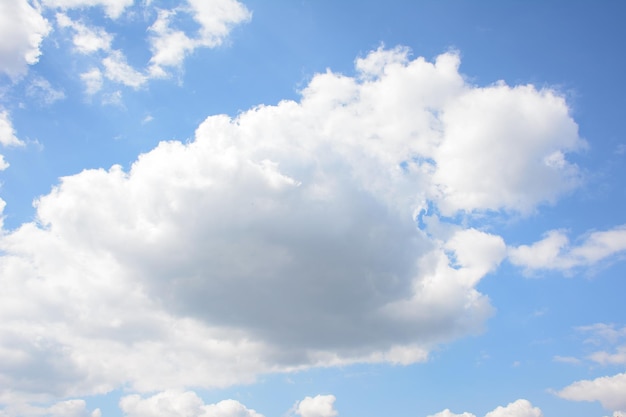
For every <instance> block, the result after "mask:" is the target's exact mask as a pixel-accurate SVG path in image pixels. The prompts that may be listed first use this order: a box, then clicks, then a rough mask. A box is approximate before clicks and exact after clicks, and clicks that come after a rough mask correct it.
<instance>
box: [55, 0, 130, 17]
mask: <svg viewBox="0 0 626 417" xmlns="http://www.w3.org/2000/svg"><path fill="white" fill-rule="evenodd" d="M43 4H44V5H45V6H47V7H58V8H61V9H75V8H86V7H96V6H99V7H102V8H104V11H105V13H106V15H107V16H108V17H109V18H111V19H117V18H118V17H120V16H121V15H122V13H123V12H124V10H125V9H126V8H127V7H129V6H131V5H132V4H133V0H43Z"/></svg>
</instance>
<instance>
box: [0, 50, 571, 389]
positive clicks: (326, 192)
mask: <svg viewBox="0 0 626 417" xmlns="http://www.w3.org/2000/svg"><path fill="white" fill-rule="evenodd" d="M116 62H117V64H115V63H112V64H111V66H110V68H107V73H106V74H107V75H106V76H111V77H117V79H119V80H120V82H129V83H130V85H132V83H135V84H136V85H137V86H139V85H141V83H142V82H143V81H141V80H142V78H134V75H132V74H133V73H132V72H128V71H126V70H125V69H124V68H125V67H124V65H118V64H120V62H122V63H123V60H122V59H121V58H120V60H118V61H116ZM356 66H357V74H356V76H354V77H349V76H345V75H341V74H335V73H333V72H331V71H328V72H327V73H324V74H319V75H317V76H315V77H314V78H313V79H312V80H311V82H310V83H309V85H308V86H307V87H306V88H305V89H304V90H303V91H302V98H301V100H300V101H298V102H295V101H283V102H281V103H279V104H278V105H275V106H259V107H256V108H253V109H251V110H249V111H246V112H243V113H241V114H240V115H239V116H238V117H236V118H234V119H233V118H230V117H227V116H224V115H218V116H211V117H208V118H207V119H206V120H205V121H204V122H203V123H202V124H201V125H200V126H199V127H198V129H197V130H196V133H195V138H194V140H193V141H191V142H190V143H186V144H183V143H180V142H177V141H170V142H163V143H161V144H159V145H158V146H157V147H156V148H155V149H153V150H152V151H150V152H148V153H146V154H143V155H141V156H140V157H139V158H138V159H137V161H136V162H135V163H134V164H133V165H132V167H131V168H130V170H128V171H124V170H122V168H121V167H119V166H114V167H112V168H111V169H109V170H104V169H99V170H86V171H83V172H81V173H78V174H76V175H72V176H68V177H64V178H63V179H62V180H61V182H60V184H59V185H58V186H57V187H55V188H54V190H53V191H52V192H51V193H49V194H48V195H45V196H42V197H41V198H40V199H39V200H38V201H37V204H36V207H37V219H36V221H34V222H30V223H25V224H23V225H22V226H21V227H19V228H17V229H16V230H13V231H4V233H3V234H2V235H1V236H0V253H2V255H1V256H0V280H2V286H3V291H2V293H1V294H0V316H1V317H3V320H2V321H1V322H0V340H1V341H2V343H0V346H2V349H1V350H0V381H2V384H0V386H4V387H6V386H11V387H12V391H11V392H10V393H9V392H7V391H0V401H8V400H7V398H8V397H7V396H8V395H9V394H10V395H12V396H16V395H20V396H23V397H24V398H40V397H44V398H45V397H57V396H78V395H83V394H93V393H102V392H108V391H110V390H112V389H114V388H116V387H119V386H121V385H124V386H125V387H128V388H129V389H133V390H137V391H143V392H147V391H161V390H166V389H171V388H184V387H191V386H195V387H215V386H226V385H229V384H234V383H241V382H250V381H253V380H254V378H255V377H256V376H257V375H259V374H260V373H266V372H288V371H292V370H298V369H303V368H306V367H311V366H329V365H335V364H346V363H354V362H381V361H384V362H393V363H413V362H417V361H423V360H425V359H426V358H427V356H428V353H429V351H430V350H431V349H433V347H435V346H436V345H438V344H439V343H444V342H447V341H451V340H454V339H455V338H459V337H462V336H464V335H467V334H472V333H476V332H480V331H481V329H482V327H483V324H484V322H485V320H486V319H487V318H488V317H489V316H490V314H491V312H492V308H491V306H490V304H489V299H488V297H487V296H486V295H484V294H481V293H480V292H479V291H478V290H477V289H476V285H477V284H478V283H479V282H480V280H481V279H482V278H483V277H484V276H485V275H486V274H488V273H490V272H492V271H494V270H495V269H496V268H497V266H498V264H499V263H500V262H501V260H502V259H503V257H504V256H505V255H506V245H505V244H504V242H503V240H502V239H501V238H500V237H499V236H497V235H494V234H491V233H488V232H487V231H484V230H478V229H473V228H464V227H462V226H459V225H448V226H447V227H444V226H445V225H440V229H441V230H444V229H445V233H444V232H441V230H440V231H439V232H437V233H434V231H433V230H434V229H432V230H431V229H427V230H422V229H419V228H418V224H420V222H419V220H420V219H419V217H420V216H422V218H424V217H425V216H424V213H425V212H426V209H427V208H428V210H432V211H435V212H438V211H440V212H441V213H443V214H450V215H452V214H459V213H464V214H466V215H468V216H469V215H472V214H473V213H478V214H480V213H481V212H484V211H491V210H499V211H503V212H509V211H514V212H528V211H531V210H533V209H534V207H536V206H537V205H539V204H542V203H545V202H550V201H553V199H554V198H557V197H558V195H560V194H562V193H564V192H567V191H568V190H569V189H570V188H571V187H572V186H573V185H574V184H575V183H576V182H577V179H578V177H579V174H578V172H577V170H576V167H575V166H573V165H571V164H569V163H567V160H566V156H567V153H568V152H570V151H573V150H575V149H578V148H579V147H580V146H583V145H582V143H583V142H582V141H581V139H579V138H578V136H577V132H576V124H575V122H574V121H573V120H572V119H571V117H570V116H569V114H568V109H567V105H566V103H565V101H564V100H563V99H562V98H560V96H559V95H558V94H557V93H556V92H553V91H550V90H541V91H538V90H536V89H534V88H533V87H531V86H523V87H509V86H506V85H504V84H503V83H500V84H497V85H493V86H489V87H476V86H472V85H470V84H468V83H466V82H465V81H464V78H463V77H462V75H461V74H460V73H459V71H458V66H459V57H458V55H457V54H455V53H446V54H443V55H441V56H440V57H438V58H437V59H436V60H435V61H434V62H428V61H426V60H425V59H423V58H417V59H413V60H412V59H409V57H408V51H406V50H404V49H401V48H398V49H392V50H385V49H379V50H377V51H374V52H373V53H371V54H369V55H367V56H365V57H362V58H360V59H359V60H357V63H356ZM114 74H115V75H114ZM129 74H130V75H129ZM127 76H128V77H127ZM122 80H126V81H122ZM128 80H131V81H132V80H135V81H132V82H130V81H128ZM472 100H475V101H476V106H477V107H478V108H482V109H484V112H475V111H474V109H475V107H474V106H472V105H471V102H472ZM499 101H501V102H502V106H499V105H498V103H499ZM487 102H491V103H490V104H486V103H487ZM501 108H504V109H506V112H505V114H502V117H505V118H506V121H507V123H496V122H494V120H493V114H492V111H493V112H496V113H497V112H498V111H499V109H501ZM487 109H490V110H489V111H487ZM546 115H549V116H550V117H547V116H546ZM482 117H485V118H486V120H482V119H481V118H482ZM492 122H493V123H496V124H497V129H496V128H493V127H490V124H491V123H492ZM464 129H467V131H468V132H477V131H480V132H482V133H481V134H468V135H466V136H465V137H464V139H463V141H462V142H463V143H462V146H463V148H464V151H465V154H466V155H467V157H468V158H474V161H473V164H475V165H478V166H482V169H472V170H468V171H467V172H466V173H465V178H464V179H463V181H468V185H467V187H469V188H463V187H465V186H463V187H461V183H460V182H459V181H461V180H460V177H459V176H458V175H457V174H446V173H445V172H444V171H445V170H446V169H455V168H454V167H453V166H454V163H452V161H457V160H458V157H459V156H458V154H456V153H455V152H454V151H452V150H451V148H452V147H453V146H452V145H450V143H452V144H456V143H460V142H459V141H461V138H460V137H459V132H460V131H462V130H464ZM494 129H495V130H494ZM495 137H497V138H498V142H499V143H498V144H495V143H494V140H495V139H494V138H495ZM486 138H488V140H487V139H486ZM521 138H523V139H524V140H523V141H522V142H527V143H526V144H525V145H519V143H518V142H520V140H521ZM500 142H501V143H500ZM455 146H456V145H455ZM459 146H461V145H459ZM494 148H495V149H497V152H496V151H495V150H494ZM507 150H508V152H509V153H508V154H507ZM555 152H557V153H558V152H560V154H561V155H562V156H563V157H562V163H558V164H554V163H550V164H546V163H545V161H547V160H550V158H552V156H553V155H554V154H555ZM507 157H508V159H510V160H514V161H515V162H514V163H507ZM502 158H504V159H502ZM459 163H460V162H459ZM446 167H448V168H446ZM503 167H506V168H507V169H508V168H510V170H511V172H512V173H514V177H515V181H511V182H506V181H504V182H500V181H485V180H484V178H486V177H487V178H494V177H498V176H499V175H500V170H502V169H503ZM537 170H540V171H541V180H539V178H538V177H537ZM511 175H513V174H511ZM511 178H512V177H511ZM477 184H479V185H477ZM459 187H461V188H459ZM472 187H473V188H472ZM468 190H469V191H468ZM431 220H432V218H431ZM442 222H444V220H442ZM430 223H431V224H432V221H430ZM33 369H37V372H32V370H33ZM24 375H28V377H24Z"/></svg>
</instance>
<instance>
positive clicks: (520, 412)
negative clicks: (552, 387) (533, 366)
mask: <svg viewBox="0 0 626 417" xmlns="http://www.w3.org/2000/svg"><path fill="white" fill-rule="evenodd" d="M429 417H476V416H475V415H474V414H472V413H467V412H465V413H462V414H455V413H453V412H451V411H450V410H448V409H446V410H443V411H441V412H439V413H437V414H434V415H432V416H429ZM485 417H543V413H542V412H541V410H540V409H539V408H537V407H533V405H532V404H531V403H530V402H529V401H528V400H523V399H520V400H517V401H514V402H512V403H510V404H508V405H507V406H505V407H502V406H500V407H497V408H496V409H495V410H493V411H490V412H488V413H487V414H485Z"/></svg>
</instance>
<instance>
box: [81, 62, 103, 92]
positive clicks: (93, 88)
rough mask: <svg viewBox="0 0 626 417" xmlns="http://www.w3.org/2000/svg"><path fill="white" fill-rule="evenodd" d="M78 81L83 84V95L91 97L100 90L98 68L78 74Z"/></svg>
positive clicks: (100, 79) (100, 83)
mask: <svg viewBox="0 0 626 417" xmlns="http://www.w3.org/2000/svg"><path fill="white" fill-rule="evenodd" d="M80 79H81V80H82V81H83V83H84V84H85V93H87V95H89V96H91V95H94V94H95V93H97V92H98V91H100V89H101V88H102V72H100V70H99V69H98V68H92V69H90V70H89V71H87V72H84V73H82V74H80Z"/></svg>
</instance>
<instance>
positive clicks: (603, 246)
mask: <svg viewBox="0 0 626 417" xmlns="http://www.w3.org/2000/svg"><path fill="white" fill-rule="evenodd" d="M579 240H582V242H581V243H580V244H578V245H576V246H572V245H570V241H569V239H568V237H567V235H566V234H565V232H563V231H561V230H552V231H550V232H548V233H546V235H545V237H544V238H543V239H542V240H540V241H538V242H535V243H533V244H532V245H521V246H518V247H513V248H510V249H509V260H510V261H511V262H512V263H513V264H514V265H518V266H522V267H524V268H526V269H527V270H533V269H556V270H568V269H572V268H576V267H584V266H590V265H593V264H595V263H597V262H600V261H602V260H605V259H607V258H609V257H611V256H614V255H617V254H621V253H623V252H624V251H626V226H625V225H621V226H616V227H614V228H613V229H610V230H605V231H600V232H592V233H589V234H588V235H587V236H585V237H584V239H579Z"/></svg>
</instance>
